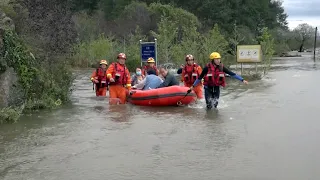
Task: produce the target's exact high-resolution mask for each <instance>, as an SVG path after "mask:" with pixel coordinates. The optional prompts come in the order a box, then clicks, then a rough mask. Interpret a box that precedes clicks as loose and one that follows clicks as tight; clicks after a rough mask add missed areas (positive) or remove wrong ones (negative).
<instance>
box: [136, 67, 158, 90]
mask: <svg viewBox="0 0 320 180" xmlns="http://www.w3.org/2000/svg"><path fill="white" fill-rule="evenodd" d="M147 74H148V75H147V76H146V78H144V79H143V80H142V81H141V82H140V83H139V84H136V85H134V86H133V87H132V88H133V89H142V90H149V89H155V88H157V87H158V86H159V85H160V84H161V83H162V82H163V80H162V79H161V78H160V77H159V76H157V74H156V71H155V70H153V69H150V70H149V71H148V72H147Z"/></svg>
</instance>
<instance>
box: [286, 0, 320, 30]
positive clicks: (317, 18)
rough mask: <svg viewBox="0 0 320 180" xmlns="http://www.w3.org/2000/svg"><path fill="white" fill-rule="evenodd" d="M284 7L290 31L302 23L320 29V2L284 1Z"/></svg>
mask: <svg viewBox="0 0 320 180" xmlns="http://www.w3.org/2000/svg"><path fill="white" fill-rule="evenodd" d="M282 5H283V7H284V10H285V12H286V13H287V15H288V18H287V21H288V26H289V28H290V29H294V28H295V27H297V26H298V25H299V24H302V23H308V24H310V25H311V26H314V27H318V28H320V0H283V3H282Z"/></svg>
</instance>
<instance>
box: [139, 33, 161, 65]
mask: <svg viewBox="0 0 320 180" xmlns="http://www.w3.org/2000/svg"><path fill="white" fill-rule="evenodd" d="M154 40H155V42H142V40H140V49H141V51H140V55H141V67H142V64H143V63H146V62H147V60H148V58H150V57H152V58H153V59H154V60H155V62H156V66H157V65H158V58H157V39H154Z"/></svg>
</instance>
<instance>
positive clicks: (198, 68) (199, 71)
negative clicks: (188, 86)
mask: <svg viewBox="0 0 320 180" xmlns="http://www.w3.org/2000/svg"><path fill="white" fill-rule="evenodd" d="M186 66H190V65H187V64H186V65H185V67H186ZM192 66H193V65H192ZM185 67H184V68H182V73H181V82H184V76H185V74H186V72H185ZM195 68H196V72H197V75H198V76H197V78H198V77H199V76H200V74H201V73H202V68H201V66H199V65H197V67H195Z"/></svg>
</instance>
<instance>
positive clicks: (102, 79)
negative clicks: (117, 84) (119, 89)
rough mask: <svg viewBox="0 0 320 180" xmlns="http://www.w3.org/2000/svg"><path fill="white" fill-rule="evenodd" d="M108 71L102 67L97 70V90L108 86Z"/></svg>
mask: <svg viewBox="0 0 320 180" xmlns="http://www.w3.org/2000/svg"><path fill="white" fill-rule="evenodd" d="M106 71H107V70H106V69H105V70H104V69H102V68H101V67H99V68H97V69H96V76H97V77H96V79H97V80H98V81H99V83H96V85H97V89H99V88H103V87H107V86H108V79H107V75H106Z"/></svg>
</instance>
